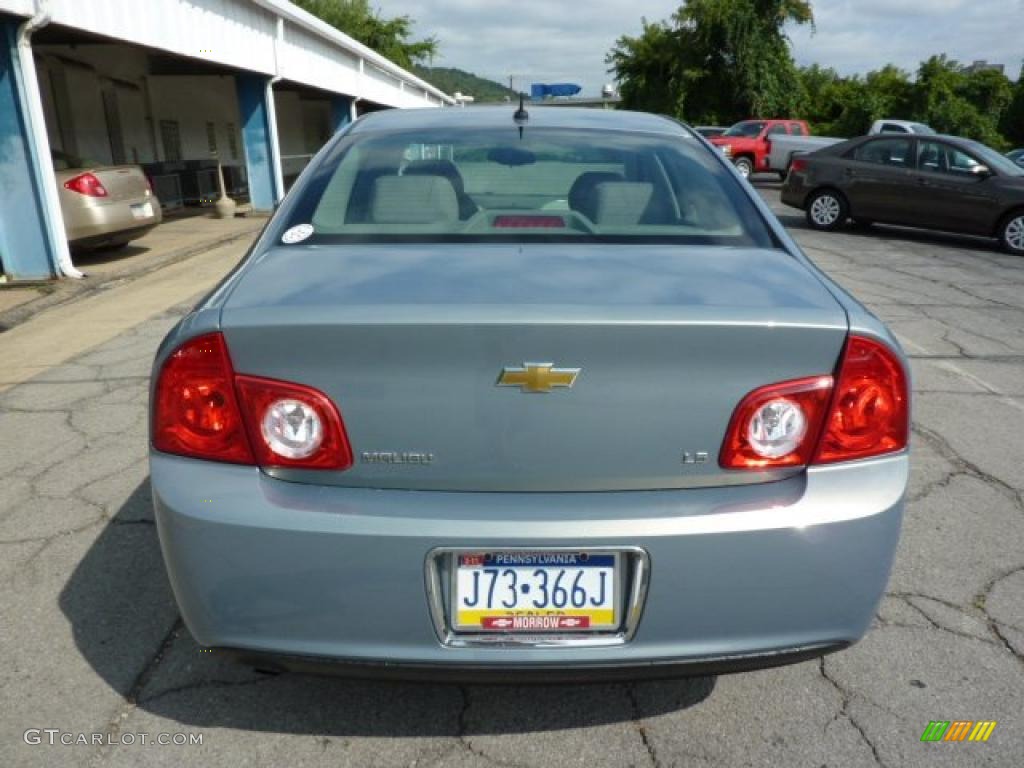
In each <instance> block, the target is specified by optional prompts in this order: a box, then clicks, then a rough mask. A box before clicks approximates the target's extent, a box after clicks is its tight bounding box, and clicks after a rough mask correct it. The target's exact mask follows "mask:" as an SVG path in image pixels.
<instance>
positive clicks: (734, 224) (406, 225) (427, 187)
mask: <svg viewBox="0 0 1024 768" xmlns="http://www.w3.org/2000/svg"><path fill="white" fill-rule="evenodd" d="M740 185H741V182H740V181H738V180H737V179H736V178H735V177H734V176H733V175H732V174H731V172H730V171H729V170H728V168H727V167H725V166H724V165H723V164H722V163H720V162H719V161H718V160H717V159H716V158H715V156H714V154H713V153H712V152H711V151H709V150H708V149H707V147H705V146H704V145H702V144H701V143H700V142H699V141H697V140H696V139H695V138H694V137H692V136H686V135H682V134H680V135H669V134H665V135H662V134H639V133H618V132H609V131H586V130H566V129H554V128H550V129H544V128H530V127H528V126H527V127H526V128H524V130H523V131H522V134H521V135H520V131H519V130H518V128H515V127H511V126H510V128H508V129H504V128H503V129H497V128H495V129H477V130H471V129H462V130H460V129H445V130H443V131H441V130H440V129H437V130H432V131H419V132H415V133H397V132H388V133H372V132H360V133H358V134H355V135H352V136H347V137H345V138H343V139H341V140H340V141H339V142H338V144H337V145H336V146H335V147H333V148H332V149H331V150H330V151H329V152H328V153H327V154H326V155H325V156H324V158H323V159H322V160H321V161H320V163H319V166H318V167H317V168H315V169H314V170H313V171H312V172H311V176H310V177H309V179H308V181H305V182H303V185H302V187H301V188H299V189H297V190H296V195H297V196H298V198H297V201H296V203H295V204H294V206H292V207H291V208H290V211H291V212H290V214H289V216H288V221H287V223H286V224H285V227H287V228H288V230H289V231H290V230H291V228H293V227H298V226H300V225H304V226H303V230H300V231H303V235H302V239H303V240H305V241H306V242H310V241H312V242H316V241H317V240H319V241H321V242H383V241H388V242H394V241H410V242H465V241H492V240H509V239H512V240H517V241H519V240H531V239H543V240H545V241H556V240H558V241H561V240H580V241H587V242H592V241H599V242H600V241H611V242H619V241H624V240H625V241H630V242H632V241H636V240H643V241H650V242H679V243H714V244H723V245H735V246H758V247H770V246H771V245H772V237H771V235H770V232H769V230H768V228H767V226H766V224H765V222H764V220H763V219H762V217H761V216H760V215H759V213H758V211H757V209H756V208H755V207H754V205H753V203H752V202H751V200H750V198H749V197H748V196H747V193H746V192H745V191H744V190H743V188H742V187H741V186H740ZM309 225H312V235H309ZM286 239H287V238H286Z"/></svg>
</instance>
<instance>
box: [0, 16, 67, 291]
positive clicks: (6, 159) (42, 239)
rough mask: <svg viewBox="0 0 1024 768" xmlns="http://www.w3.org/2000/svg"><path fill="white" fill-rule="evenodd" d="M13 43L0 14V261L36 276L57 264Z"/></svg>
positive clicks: (22, 276) (12, 271)
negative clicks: (34, 158) (32, 149)
mask: <svg viewBox="0 0 1024 768" xmlns="http://www.w3.org/2000/svg"><path fill="white" fill-rule="evenodd" d="M17 48H18V25H17V23H16V22H15V21H13V20H8V19H6V18H0V179H3V181H2V183H0V261H2V262H3V271H4V272H5V273H6V274H7V275H8V276H10V277H11V278H12V279H15V280H33V279H36V280H38V279H45V278H50V277H53V276H54V274H55V269H54V260H53V257H52V255H51V254H52V253H53V247H52V244H51V242H50V232H49V223H48V219H47V216H46V204H45V196H44V194H43V190H42V189H40V186H39V183H40V175H39V173H38V169H37V168H36V164H35V163H34V162H33V156H32V151H31V146H32V136H31V131H30V129H29V121H28V117H27V114H28V107H27V104H26V98H25V89H24V85H23V83H22V79H21V75H20V73H19V68H18V67H19V65H18V50H17Z"/></svg>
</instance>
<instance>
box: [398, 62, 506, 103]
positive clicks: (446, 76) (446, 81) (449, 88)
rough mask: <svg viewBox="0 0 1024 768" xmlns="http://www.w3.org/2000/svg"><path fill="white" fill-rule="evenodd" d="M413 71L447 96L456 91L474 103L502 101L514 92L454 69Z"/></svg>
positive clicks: (419, 69) (414, 68)
mask: <svg viewBox="0 0 1024 768" xmlns="http://www.w3.org/2000/svg"><path fill="white" fill-rule="evenodd" d="M413 71H414V72H415V73H416V74H417V75H419V76H420V77H422V78H423V79H424V80H426V81H427V82H428V83H430V84H432V85H435V86H437V87H438V88H440V89H441V90H442V91H444V92H445V93H447V94H454V93H455V92H456V91H459V92H460V93H464V94H466V95H468V96H472V97H473V98H474V99H476V103H477V104H479V103H481V102H489V101H492V102H493V101H504V100H505V97H506V96H509V97H514V96H515V95H516V94H515V92H514V91H511V90H509V89H508V88H507V87H506V86H504V85H502V84H501V83H496V82H495V81H493V80H488V79H486V78H483V77H477V76H476V75H474V74H473V73H472V72H466V71H465V70H462V69H455V68H454V67H420V66H416V67H413Z"/></svg>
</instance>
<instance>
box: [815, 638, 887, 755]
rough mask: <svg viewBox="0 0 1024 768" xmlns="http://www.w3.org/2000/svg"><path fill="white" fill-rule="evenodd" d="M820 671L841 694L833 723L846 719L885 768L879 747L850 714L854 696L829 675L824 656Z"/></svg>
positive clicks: (819, 665)
mask: <svg viewBox="0 0 1024 768" xmlns="http://www.w3.org/2000/svg"><path fill="white" fill-rule="evenodd" d="M818 670H819V672H821V676H822V677H823V678H824V679H825V681H826V682H828V683H829V684H830V685H831V686H832V687H833V688H835V689H836V691H837V692H838V693H839V697H840V706H839V712H838V713H837V714H836V716H835V717H834V718H833V722H835V721H837V720H838V719H839V718H840V717H845V718H846V720H847V722H849V723H850V725H852V726H853V727H854V729H855V730H856V731H857V733H859V734H860V738H861V741H863V742H864V743H865V744H866V745H867V746H868V748H869V749H870V750H871V754H872V755H873V756H874V759H875V763H876V764H877V765H880V766H882V768H885V761H883V760H882V756H881V755H880V754H879V753H878V747H877V746H875V743H874V742H873V741H872V740H871V739H870V737H868V734H867V732H866V731H865V730H864V726H862V725H861V724H860V723H859V722H858V721H857V719H856V718H855V717H854V716H853V715H852V714H850V702H851V701H852V700H853V694H851V693H850V692H849V691H847V690H846V689H845V688H843V686H841V685H840V684H839V681H838V680H836V679H835V678H834V677H832V676H831V675H830V674H829V673H828V670H827V669H826V668H825V657H824V656H822V657H821V658H820V659H819V660H818Z"/></svg>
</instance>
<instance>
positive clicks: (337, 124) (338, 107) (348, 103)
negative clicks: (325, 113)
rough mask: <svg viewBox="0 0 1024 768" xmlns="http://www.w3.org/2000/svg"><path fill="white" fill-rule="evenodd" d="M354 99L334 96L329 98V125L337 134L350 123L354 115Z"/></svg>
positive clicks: (338, 95) (339, 95)
mask: <svg viewBox="0 0 1024 768" xmlns="http://www.w3.org/2000/svg"><path fill="white" fill-rule="evenodd" d="M354 107H355V99H353V98H352V97H350V96H342V95H341V94H337V93H336V94H334V96H332V97H331V124H332V126H333V128H334V132H335V133H337V132H338V131H340V130H341V129H342V128H344V127H345V126H346V125H348V124H349V123H351V122H352V120H353V115H354V114H355V109H354Z"/></svg>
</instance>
